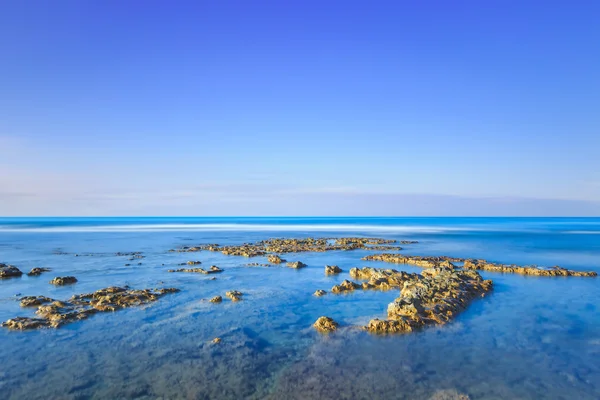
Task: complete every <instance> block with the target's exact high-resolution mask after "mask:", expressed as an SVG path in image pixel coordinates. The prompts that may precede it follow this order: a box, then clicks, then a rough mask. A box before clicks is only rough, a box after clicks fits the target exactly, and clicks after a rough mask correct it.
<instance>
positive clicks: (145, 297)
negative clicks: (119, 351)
mask: <svg viewBox="0 0 600 400" xmlns="http://www.w3.org/2000/svg"><path fill="white" fill-rule="evenodd" d="M178 291H179V290H178V289H175V288H163V289H155V290H151V289H143V290H132V289H129V288H127V287H116V286H114V287H109V288H105V289H101V290H98V291H96V292H94V293H88V294H79V295H74V296H73V297H71V299H70V300H69V301H68V302H64V301H56V300H52V299H48V298H44V297H43V296H39V297H31V298H30V299H31V300H28V301H32V302H35V301H42V300H43V303H44V304H42V305H40V306H39V307H38V309H37V311H36V314H37V315H38V316H39V317H40V318H28V317H17V318H13V319H10V320H8V321H6V322H4V323H3V324H2V326H3V327H6V328H9V329H17V330H25V329H37V328H47V327H50V328H58V327H60V326H62V325H64V324H66V323H69V322H74V321H79V320H82V319H86V318H88V317H89V316H90V315H92V314H95V313H98V312H107V311H116V310H119V309H122V308H127V307H133V306H139V305H142V304H147V303H150V302H153V301H156V300H158V299H159V298H160V297H161V296H163V295H165V294H168V293H176V292H178ZM48 301H51V303H50V304H46V303H47V302H48ZM31 305H33V304H31Z"/></svg>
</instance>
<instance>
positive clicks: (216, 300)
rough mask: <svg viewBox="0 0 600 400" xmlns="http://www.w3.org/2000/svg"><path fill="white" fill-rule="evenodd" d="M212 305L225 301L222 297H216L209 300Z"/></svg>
mask: <svg viewBox="0 0 600 400" xmlns="http://www.w3.org/2000/svg"><path fill="white" fill-rule="evenodd" d="M209 301H210V302H211V303H220V302H222V301H223V298H222V297H221V296H215V297H213V298H212V299H210V300H209Z"/></svg>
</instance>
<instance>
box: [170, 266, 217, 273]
mask: <svg viewBox="0 0 600 400" xmlns="http://www.w3.org/2000/svg"><path fill="white" fill-rule="evenodd" d="M169 272H194V273H198V274H217V273H219V272H223V270H222V269H221V268H219V267H217V266H216V265H212V266H211V267H210V269H208V270H206V269H203V268H181V269H170V270H169Z"/></svg>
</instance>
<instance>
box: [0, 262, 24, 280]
mask: <svg viewBox="0 0 600 400" xmlns="http://www.w3.org/2000/svg"><path fill="white" fill-rule="evenodd" d="M21 275H23V273H22V272H21V270H19V268H17V267H15V266H14V265H8V264H2V263H0V278H14V277H18V276H21Z"/></svg>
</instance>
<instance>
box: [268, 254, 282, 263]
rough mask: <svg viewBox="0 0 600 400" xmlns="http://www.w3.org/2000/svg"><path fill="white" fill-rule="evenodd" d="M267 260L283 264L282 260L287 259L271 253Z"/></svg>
mask: <svg viewBox="0 0 600 400" xmlns="http://www.w3.org/2000/svg"><path fill="white" fill-rule="evenodd" d="M267 261H268V262H270V263H271V264H281V263H282V262H285V260H284V259H282V258H281V257H279V256H278V255H277V254H269V256H268V257H267Z"/></svg>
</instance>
